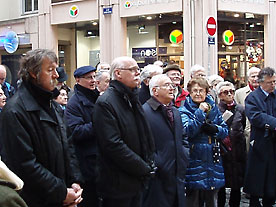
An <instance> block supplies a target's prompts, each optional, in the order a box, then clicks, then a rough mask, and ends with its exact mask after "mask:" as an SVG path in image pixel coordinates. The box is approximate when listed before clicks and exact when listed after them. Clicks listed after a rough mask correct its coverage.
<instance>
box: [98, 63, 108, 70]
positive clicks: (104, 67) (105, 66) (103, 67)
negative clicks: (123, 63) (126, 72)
mask: <svg viewBox="0 0 276 207" xmlns="http://www.w3.org/2000/svg"><path fill="white" fill-rule="evenodd" d="M109 69H110V65H109V64H108V63H99V64H98V65H97V70H109Z"/></svg>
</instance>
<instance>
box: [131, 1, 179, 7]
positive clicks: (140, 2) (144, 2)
mask: <svg viewBox="0 0 276 207" xmlns="http://www.w3.org/2000/svg"><path fill="white" fill-rule="evenodd" d="M176 1H177V0H137V1H131V4H132V5H133V6H136V7H138V6H146V5H152V4H167V3H173V2H176Z"/></svg>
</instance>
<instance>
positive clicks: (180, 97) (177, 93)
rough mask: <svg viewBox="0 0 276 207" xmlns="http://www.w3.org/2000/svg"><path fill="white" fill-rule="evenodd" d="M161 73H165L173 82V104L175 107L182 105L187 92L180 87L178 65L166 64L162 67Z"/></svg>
mask: <svg viewBox="0 0 276 207" xmlns="http://www.w3.org/2000/svg"><path fill="white" fill-rule="evenodd" d="M163 73H164V74H166V75H167V76H168V77H169V78H170V79H171V81H172V82H173V84H174V86H175V90H174V99H173V102H174V105H175V106H176V107H180V106H183V105H184V101H185V99H186V96H187V95H188V94H189V93H188V92H187V91H185V90H184V89H183V88H181V87H180V81H181V69H180V67H179V66H178V65H176V64H173V65H168V66H167V67H166V68H165V69H164V71H163Z"/></svg>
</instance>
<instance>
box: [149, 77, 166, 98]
mask: <svg viewBox="0 0 276 207" xmlns="http://www.w3.org/2000/svg"><path fill="white" fill-rule="evenodd" d="M163 77H168V76H167V75H166V74H159V75H155V76H153V77H152V78H151V79H150V81H149V90H150V95H151V96H153V91H152V89H153V88H154V87H156V86H159V85H158V82H159V80H160V79H161V78H163Z"/></svg>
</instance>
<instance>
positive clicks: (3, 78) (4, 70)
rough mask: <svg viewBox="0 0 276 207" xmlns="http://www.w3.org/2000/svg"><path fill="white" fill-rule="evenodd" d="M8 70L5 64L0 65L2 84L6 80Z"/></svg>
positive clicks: (0, 81)
mask: <svg viewBox="0 0 276 207" xmlns="http://www.w3.org/2000/svg"><path fill="white" fill-rule="evenodd" d="M6 76H7V72H6V68H5V66H4V65H0V84H3V83H4V82H5V80H6Z"/></svg>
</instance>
